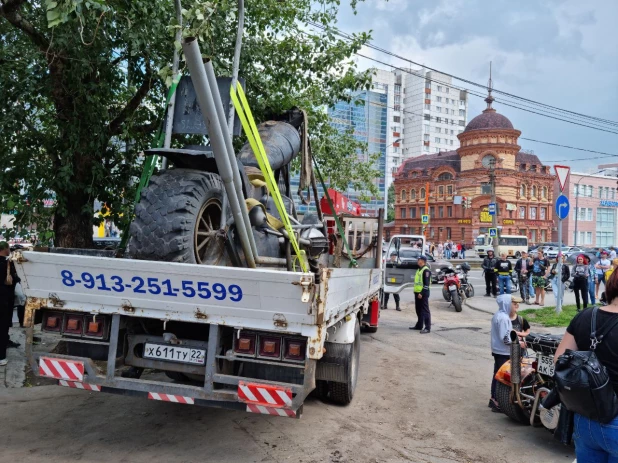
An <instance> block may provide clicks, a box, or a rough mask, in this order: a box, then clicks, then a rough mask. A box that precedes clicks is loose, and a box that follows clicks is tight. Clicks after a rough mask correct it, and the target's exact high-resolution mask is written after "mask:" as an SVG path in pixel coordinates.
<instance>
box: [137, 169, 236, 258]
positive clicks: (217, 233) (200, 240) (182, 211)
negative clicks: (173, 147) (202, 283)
mask: <svg viewBox="0 0 618 463" xmlns="http://www.w3.org/2000/svg"><path fill="white" fill-rule="evenodd" d="M224 194H225V192H224V187H223V182H222V181H221V177H219V175H217V174H213V173H210V172H200V171H196V170H192V169H168V170H165V171H163V172H161V173H160V174H159V175H155V176H153V177H152V178H151V179H150V184H149V185H148V186H147V187H146V188H144V189H143V190H142V194H141V199H140V202H139V203H138V204H137V205H136V207H135V219H134V220H133V223H132V224H131V241H130V243H129V254H130V255H131V256H133V257H135V258H138V259H145V260H159V261H169V262H184V263H189V264H207V265H225V262H222V261H223V259H224V254H225V234H224V233H223V232H222V231H221V229H224V228H225V223H224V222H223V221H222V218H221V203H222V200H223V195H224Z"/></svg>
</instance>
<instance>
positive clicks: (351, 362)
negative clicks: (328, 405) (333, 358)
mask: <svg viewBox="0 0 618 463" xmlns="http://www.w3.org/2000/svg"><path fill="white" fill-rule="evenodd" d="M360 343H361V339H360V326H359V324H358V323H357V324H356V328H355V330H354V342H353V343H352V344H338V345H335V346H337V347H338V348H341V351H340V353H341V357H340V361H341V364H342V365H344V370H345V378H344V379H345V382H341V383H336V382H334V381H329V382H328V392H329V394H330V400H332V401H333V402H335V403H337V404H340V405H348V404H349V403H350V402H352V398H353V397H354V391H355V390H356V383H357V381H358V367H359V363H360ZM335 346H333V347H335ZM327 349H328V347H327Z"/></svg>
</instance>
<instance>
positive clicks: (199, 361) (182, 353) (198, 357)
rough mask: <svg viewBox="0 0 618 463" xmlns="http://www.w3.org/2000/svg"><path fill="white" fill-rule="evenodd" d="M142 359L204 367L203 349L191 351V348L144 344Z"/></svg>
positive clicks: (204, 355) (204, 352) (204, 356)
mask: <svg viewBox="0 0 618 463" xmlns="http://www.w3.org/2000/svg"><path fill="white" fill-rule="evenodd" d="M144 358H151V359H157V360H167V361H170V362H180V363H192V364H196V365H204V362H205V358H206V351H205V350H204V349H193V348H191V347H178V346H170V345H168V344H150V343H146V344H145V345H144Z"/></svg>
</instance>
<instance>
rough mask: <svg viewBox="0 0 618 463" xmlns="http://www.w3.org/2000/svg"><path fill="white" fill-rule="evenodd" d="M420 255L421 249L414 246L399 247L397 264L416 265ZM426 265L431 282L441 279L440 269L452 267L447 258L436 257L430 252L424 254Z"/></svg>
mask: <svg viewBox="0 0 618 463" xmlns="http://www.w3.org/2000/svg"><path fill="white" fill-rule="evenodd" d="M420 255H421V250H420V249H416V248H401V249H400V250H399V259H398V266H413V267H414V266H417V263H416V261H417V260H418V258H419V256H420ZM425 257H426V258H427V266H428V267H429V269H430V270H431V281H432V282H433V283H439V281H440V279H441V274H442V272H441V270H443V269H447V268H453V264H451V263H450V262H449V261H448V260H445V259H436V258H435V257H433V256H432V255H431V254H426V255H425Z"/></svg>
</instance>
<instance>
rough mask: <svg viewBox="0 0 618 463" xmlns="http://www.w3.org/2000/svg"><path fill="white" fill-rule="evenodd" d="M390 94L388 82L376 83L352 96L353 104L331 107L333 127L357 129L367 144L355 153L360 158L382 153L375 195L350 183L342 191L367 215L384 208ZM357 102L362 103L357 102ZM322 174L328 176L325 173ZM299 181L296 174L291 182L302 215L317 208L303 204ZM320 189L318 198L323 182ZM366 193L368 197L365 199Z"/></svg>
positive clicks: (329, 111)
mask: <svg viewBox="0 0 618 463" xmlns="http://www.w3.org/2000/svg"><path fill="white" fill-rule="evenodd" d="M374 90H375V91H374ZM387 94H388V86H387V85H386V84H383V85H374V89H373V90H371V91H362V92H357V93H355V95H354V96H355V98H353V101H352V102H351V103H347V102H344V101H340V102H338V103H337V104H335V106H334V107H332V108H329V110H328V114H329V116H330V118H331V121H332V124H333V126H334V127H336V128H337V129H339V130H340V131H342V132H343V131H346V130H349V129H350V128H352V129H353V130H354V137H355V138H356V139H357V140H359V141H362V142H364V143H366V144H367V152H366V153H363V152H358V153H356V155H357V156H358V159H359V160H360V161H363V162H366V161H367V159H368V158H369V154H370V153H371V154H375V153H379V155H380V156H379V158H378V160H377V161H376V165H375V168H376V169H377V170H378V171H379V175H378V177H377V178H375V179H374V185H375V186H376V189H377V191H378V193H377V195H375V196H372V195H370V194H369V192H368V191H365V192H363V191H356V190H354V189H353V188H352V186H351V184H350V185H349V186H348V188H347V190H346V191H342V192H341V193H343V194H345V195H346V196H347V197H348V198H349V199H351V200H353V201H357V202H359V203H360V204H361V205H362V209H361V212H362V214H363V215H366V216H376V215H377V214H378V210H379V209H380V208H383V207H384V194H385V173H386V140H387V123H388V115H387V112H388V105H387V96H388V95H387ZM357 101H361V102H362V103H357ZM323 175H325V176H327V174H326V173H324V172H323ZM298 182H299V177H298V175H295V176H294V177H293V178H292V182H291V183H292V191H294V201H295V203H296V208H297V211H298V212H299V213H301V214H303V213H306V212H308V211H309V212H310V211H313V210H315V205H314V204H311V205H309V206H306V205H304V204H301V202H300V199H299V198H298V196H297V195H296V191H297V190H298ZM327 186H328V185H327ZM318 190H319V193H320V198H318V200H319V199H321V198H322V196H323V195H324V193H323V191H322V187H321V185H320V186H318ZM363 193H364V194H363ZM363 196H366V197H368V198H369V199H368V200H362V199H361V198H362V197H363ZM312 199H313V198H312Z"/></svg>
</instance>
